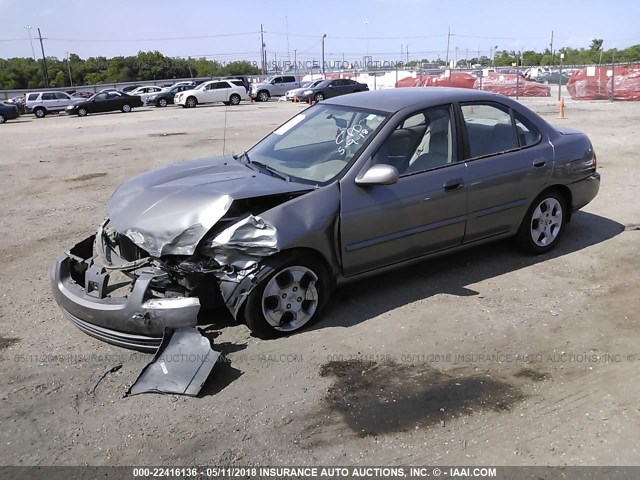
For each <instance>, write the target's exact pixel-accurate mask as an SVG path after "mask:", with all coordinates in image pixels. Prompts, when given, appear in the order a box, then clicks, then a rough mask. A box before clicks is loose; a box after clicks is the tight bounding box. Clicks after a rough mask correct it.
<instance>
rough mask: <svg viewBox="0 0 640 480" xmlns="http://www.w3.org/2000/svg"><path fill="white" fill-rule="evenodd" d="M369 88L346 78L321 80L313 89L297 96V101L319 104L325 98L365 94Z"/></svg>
mask: <svg viewBox="0 0 640 480" xmlns="http://www.w3.org/2000/svg"><path fill="white" fill-rule="evenodd" d="M367 90H369V87H368V86H367V84H366V83H359V82H356V81H355V80H350V79H348V78H336V79H334V80H323V81H322V82H320V83H318V84H317V85H315V86H314V87H309V88H307V89H305V90H303V91H302V92H301V93H300V94H299V95H298V100H301V101H305V102H306V101H307V100H309V99H310V98H311V99H312V100H313V101H314V102H320V101H322V100H324V99H325V98H332V97H337V96H339V95H346V94H347V93H356V92H366V91H367Z"/></svg>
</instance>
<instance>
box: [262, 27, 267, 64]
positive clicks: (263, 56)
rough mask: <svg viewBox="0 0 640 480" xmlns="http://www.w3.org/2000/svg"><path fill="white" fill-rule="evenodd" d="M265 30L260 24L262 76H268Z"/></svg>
mask: <svg viewBox="0 0 640 480" xmlns="http://www.w3.org/2000/svg"><path fill="white" fill-rule="evenodd" d="M264 47H265V44H264V30H263V29H262V24H260V63H261V64H262V74H263V75H266V74H267V62H266V61H265V51H264Z"/></svg>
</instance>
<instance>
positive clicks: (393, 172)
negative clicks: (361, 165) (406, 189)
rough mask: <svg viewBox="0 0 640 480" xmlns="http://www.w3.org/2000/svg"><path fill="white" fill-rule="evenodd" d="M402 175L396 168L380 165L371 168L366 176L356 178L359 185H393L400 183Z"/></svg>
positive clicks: (365, 173)
mask: <svg viewBox="0 0 640 480" xmlns="http://www.w3.org/2000/svg"><path fill="white" fill-rule="evenodd" d="M399 178H400V174H399V173H398V170H397V169H396V167H394V166H392V165H387V164H385V163H379V164H377V165H373V166H372V167H370V168H369V170H367V171H366V172H364V175H362V176H361V177H356V184H357V185H393V184H394V183H397V182H398V179H399Z"/></svg>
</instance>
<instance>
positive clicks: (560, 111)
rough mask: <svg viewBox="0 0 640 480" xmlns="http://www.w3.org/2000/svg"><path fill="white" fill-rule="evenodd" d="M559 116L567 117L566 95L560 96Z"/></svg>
mask: <svg viewBox="0 0 640 480" xmlns="http://www.w3.org/2000/svg"><path fill="white" fill-rule="evenodd" d="M558 118H567V117H565V115H564V97H560V106H559V108H558Z"/></svg>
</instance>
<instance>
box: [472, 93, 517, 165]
mask: <svg viewBox="0 0 640 480" xmlns="http://www.w3.org/2000/svg"><path fill="white" fill-rule="evenodd" d="M462 115H463V117H464V123H465V126H466V128H467V138H468V140H469V156H470V157H471V158H475V157H483V156H485V155H491V154H494V153H500V152H505V151H507V150H513V149H515V148H518V137H517V135H516V130H515V128H514V126H513V123H512V122H511V115H509V112H506V111H504V110H501V109H499V108H497V107H495V106H493V105H482V104H472V105H471V104H467V105H464V104H463V105H462Z"/></svg>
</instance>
